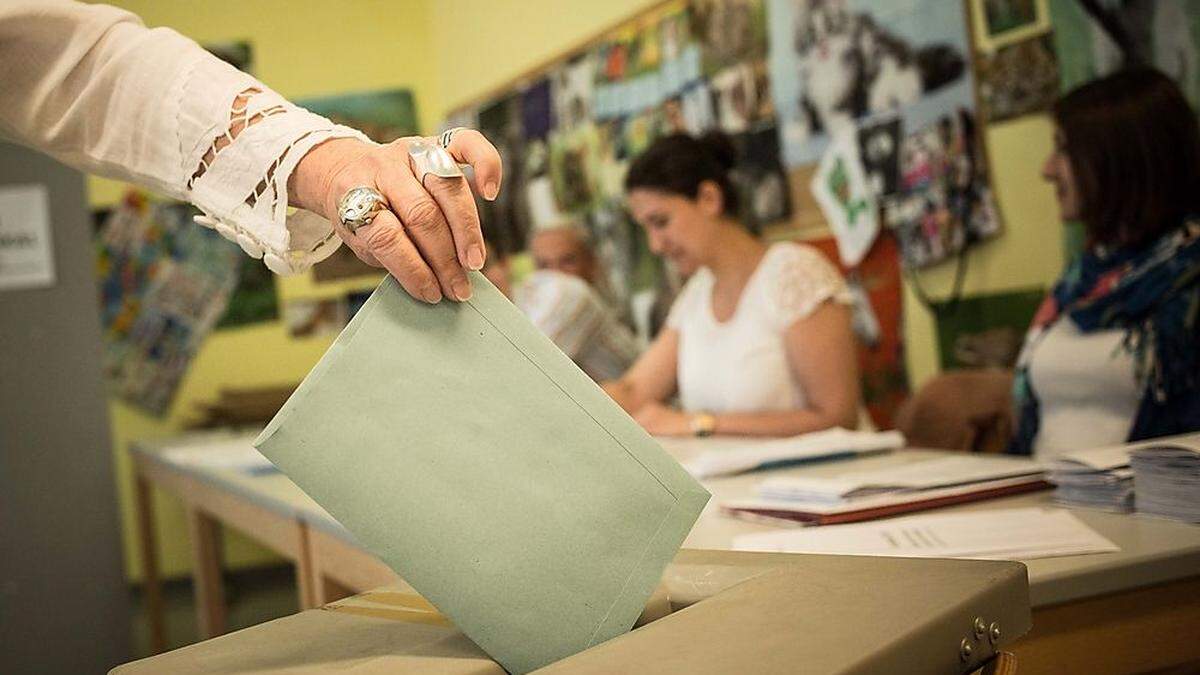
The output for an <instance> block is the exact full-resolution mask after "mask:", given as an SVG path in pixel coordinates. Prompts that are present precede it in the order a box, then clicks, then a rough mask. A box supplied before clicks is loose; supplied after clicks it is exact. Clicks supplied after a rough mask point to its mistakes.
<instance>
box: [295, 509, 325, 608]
mask: <svg viewBox="0 0 1200 675" xmlns="http://www.w3.org/2000/svg"><path fill="white" fill-rule="evenodd" d="M319 577H320V575H319V574H318V573H317V571H316V570H315V569H314V565H313V550H312V543H311V539H310V537H309V532H308V525H306V524H304V523H300V554H299V555H298V556H296V586H297V588H298V589H299V592H300V611H304V610H306V609H315V608H317V607H320V606H321V605H322V604H324V603H321V602H318V600H317V590H316V583H317V582H318V581H319Z"/></svg>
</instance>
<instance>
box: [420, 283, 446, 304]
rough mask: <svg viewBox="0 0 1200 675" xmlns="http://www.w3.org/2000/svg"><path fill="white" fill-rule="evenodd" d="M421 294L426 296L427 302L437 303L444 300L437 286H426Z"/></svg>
mask: <svg viewBox="0 0 1200 675" xmlns="http://www.w3.org/2000/svg"><path fill="white" fill-rule="evenodd" d="M421 296H422V297H424V298H425V302H428V303H429V304H431V305H436V304H437V303H439V302H441V300H442V292H441V291H439V290H438V287H437V286H426V287H425V290H424V291H422V292H421Z"/></svg>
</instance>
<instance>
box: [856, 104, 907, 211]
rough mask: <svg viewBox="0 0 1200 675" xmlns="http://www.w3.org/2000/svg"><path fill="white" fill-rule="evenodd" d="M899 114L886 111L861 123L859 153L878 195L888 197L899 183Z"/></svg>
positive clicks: (873, 189) (871, 185)
mask: <svg viewBox="0 0 1200 675" xmlns="http://www.w3.org/2000/svg"><path fill="white" fill-rule="evenodd" d="M900 140H901V122H900V116H899V115H897V114H895V113H884V114H882V115H880V116H878V117H876V118H871V119H868V120H864V121H863V122H862V123H860V124H859V127H858V154H859V159H860V161H862V166H863V171H864V172H865V173H866V175H867V184H868V185H869V186H870V188H871V193H872V194H873V195H875V196H876V197H885V196H887V195H890V194H892V193H894V192H895V191H896V189H897V188H898V187H899V185H900Z"/></svg>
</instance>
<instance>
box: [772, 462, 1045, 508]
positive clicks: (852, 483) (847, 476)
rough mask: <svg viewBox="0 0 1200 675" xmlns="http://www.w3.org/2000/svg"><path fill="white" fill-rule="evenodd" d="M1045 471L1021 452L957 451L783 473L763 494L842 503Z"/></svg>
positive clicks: (784, 498) (816, 501)
mask: <svg viewBox="0 0 1200 675" xmlns="http://www.w3.org/2000/svg"><path fill="white" fill-rule="evenodd" d="M1044 471H1045V468H1044V467H1043V466H1042V465H1041V464H1038V463H1037V462H1034V461H1032V460H1028V459H1022V458H1017V457H1005V456H998V457H991V456H989V457H981V456H978V455H955V456H950V457H939V458H936V459H927V460H923V461H919V462H912V463H910V464H904V465H901V466H893V467H888V468H885V469H877V470H873V471H859V472H851V473H843V474H841V475H839V476H835V477H815V476H777V477H774V478H768V479H766V480H764V481H762V482H761V483H760V484H759V487H758V493H759V495H760V496H761V497H764V498H768V499H778V500H793V501H801V502H812V503H829V504H841V503H846V502H849V501H851V500H854V499H861V498H864V497H871V496H877V495H881V494H886V493H896V492H905V491H914V490H929V489H933V488H943V487H951V486H957V485H967V484H971V483H981V482H984V481H993V480H1000V479H1007V478H1015V477H1018V476H1037V475H1040V474H1042V473H1043V472H1044Z"/></svg>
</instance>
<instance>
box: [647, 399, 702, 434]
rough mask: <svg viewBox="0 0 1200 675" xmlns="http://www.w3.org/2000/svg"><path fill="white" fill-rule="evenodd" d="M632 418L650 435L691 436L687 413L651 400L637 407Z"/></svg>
mask: <svg viewBox="0 0 1200 675" xmlns="http://www.w3.org/2000/svg"><path fill="white" fill-rule="evenodd" d="M633 419H634V420H635V421H636V422H637V423H638V424H640V425H642V428H643V429H645V430H646V433H648V434H650V435H651V436H691V435H692V428H691V425H690V424H689V421H690V420H689V418H688V416H687V414H685V413H683V412H680V411H679V410H676V409H675V408H671V407H668V406H665V405H663V404H661V403H658V402H657V401H656V402H653V403H647V404H645V405H643V406H642V407H641V408H638V411H637V413H635V414H634V416H633Z"/></svg>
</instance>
